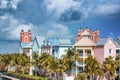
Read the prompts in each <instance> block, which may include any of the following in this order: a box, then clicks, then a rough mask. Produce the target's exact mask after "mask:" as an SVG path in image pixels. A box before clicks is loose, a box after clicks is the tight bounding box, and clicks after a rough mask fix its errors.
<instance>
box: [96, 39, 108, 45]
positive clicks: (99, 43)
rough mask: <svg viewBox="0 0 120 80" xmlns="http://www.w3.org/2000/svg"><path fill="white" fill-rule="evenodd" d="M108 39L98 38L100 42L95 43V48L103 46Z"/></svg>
mask: <svg viewBox="0 0 120 80" xmlns="http://www.w3.org/2000/svg"><path fill="white" fill-rule="evenodd" d="M108 39H109V38H100V41H99V42H98V43H97V46H103V45H104V44H105V42H106V41H107V40H108Z"/></svg>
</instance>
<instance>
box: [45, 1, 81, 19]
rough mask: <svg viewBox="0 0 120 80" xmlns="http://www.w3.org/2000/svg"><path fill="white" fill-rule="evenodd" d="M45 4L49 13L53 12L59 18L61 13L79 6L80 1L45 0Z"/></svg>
mask: <svg viewBox="0 0 120 80" xmlns="http://www.w3.org/2000/svg"><path fill="white" fill-rule="evenodd" d="M44 5H45V6H46V9H47V11H48V13H49V14H53V16H55V18H56V19H59V17H60V16H61V14H63V13H64V12H65V11H66V10H68V9H70V8H72V7H77V6H79V3H78V2H77V1H74V0H45V1H44Z"/></svg>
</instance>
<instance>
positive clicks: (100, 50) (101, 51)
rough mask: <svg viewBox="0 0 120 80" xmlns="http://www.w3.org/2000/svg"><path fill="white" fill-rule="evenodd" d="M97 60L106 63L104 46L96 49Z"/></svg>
mask: <svg viewBox="0 0 120 80" xmlns="http://www.w3.org/2000/svg"><path fill="white" fill-rule="evenodd" d="M94 56H95V58H96V59H97V61H99V62H100V63H101V64H102V62H103V61H104V46H97V47H96V48H95V54H94Z"/></svg>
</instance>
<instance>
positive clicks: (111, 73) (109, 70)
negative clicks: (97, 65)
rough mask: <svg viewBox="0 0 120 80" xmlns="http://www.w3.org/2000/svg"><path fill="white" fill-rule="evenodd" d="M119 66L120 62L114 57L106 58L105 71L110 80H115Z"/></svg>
mask: <svg viewBox="0 0 120 80" xmlns="http://www.w3.org/2000/svg"><path fill="white" fill-rule="evenodd" d="M118 66H119V61H118V60H113V57H111V56H109V57H108V58H105V61H104V62H103V67H104V70H105V71H106V74H107V75H108V77H109V80H114V79H115V71H116V69H117V68H118Z"/></svg>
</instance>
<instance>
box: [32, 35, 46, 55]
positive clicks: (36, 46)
mask: <svg viewBox="0 0 120 80" xmlns="http://www.w3.org/2000/svg"><path fill="white" fill-rule="evenodd" d="M44 40H45V37H43V36H36V37H35V39H34V42H33V45H32V51H33V52H36V53H38V54H39V55H40V53H41V46H42V44H43V41H44Z"/></svg>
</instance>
